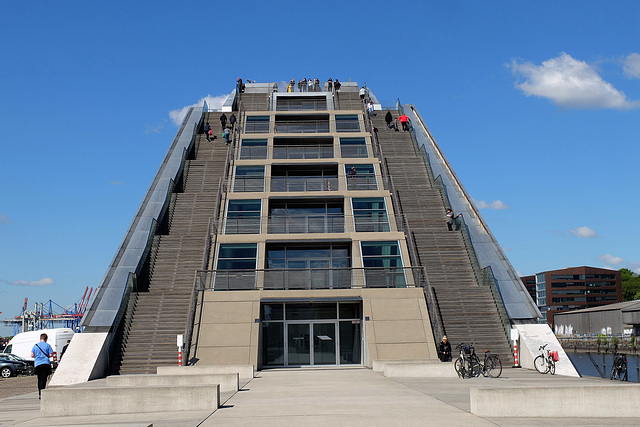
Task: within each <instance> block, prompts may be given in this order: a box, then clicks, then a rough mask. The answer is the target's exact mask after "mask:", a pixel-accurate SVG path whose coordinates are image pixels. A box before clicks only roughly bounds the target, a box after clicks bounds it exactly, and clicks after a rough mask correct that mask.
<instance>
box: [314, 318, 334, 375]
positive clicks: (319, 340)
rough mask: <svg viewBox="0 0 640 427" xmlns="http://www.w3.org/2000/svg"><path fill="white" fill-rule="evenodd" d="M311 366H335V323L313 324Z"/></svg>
mask: <svg viewBox="0 0 640 427" xmlns="http://www.w3.org/2000/svg"><path fill="white" fill-rule="evenodd" d="M313 364H314V365H335V364H337V361H336V324H335V323H314V324H313Z"/></svg>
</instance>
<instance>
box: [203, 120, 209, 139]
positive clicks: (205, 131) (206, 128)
mask: <svg viewBox="0 0 640 427" xmlns="http://www.w3.org/2000/svg"><path fill="white" fill-rule="evenodd" d="M204 134H205V135H206V136H207V141H211V139H210V137H209V136H210V135H211V126H210V125H209V122H207V125H206V126H205V127H204Z"/></svg>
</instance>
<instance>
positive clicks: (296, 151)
mask: <svg viewBox="0 0 640 427" xmlns="http://www.w3.org/2000/svg"><path fill="white" fill-rule="evenodd" d="M332 157H333V146H332V145H275V146H274V147H273V158H274V159H330V158H332Z"/></svg>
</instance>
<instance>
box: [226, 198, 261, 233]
mask: <svg viewBox="0 0 640 427" xmlns="http://www.w3.org/2000/svg"><path fill="white" fill-rule="evenodd" d="M260 210H261V203H260V200H229V204H228V206H227V220H226V224H225V234H259V233H260Z"/></svg>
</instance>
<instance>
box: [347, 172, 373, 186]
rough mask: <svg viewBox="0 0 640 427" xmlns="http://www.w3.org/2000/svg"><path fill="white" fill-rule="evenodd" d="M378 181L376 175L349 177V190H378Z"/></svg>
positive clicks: (361, 174) (364, 174)
mask: <svg viewBox="0 0 640 427" xmlns="http://www.w3.org/2000/svg"><path fill="white" fill-rule="evenodd" d="M377 189H378V179H377V178H376V174H374V173H359V174H357V175H353V176H350V175H348V176H347V190H377Z"/></svg>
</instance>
